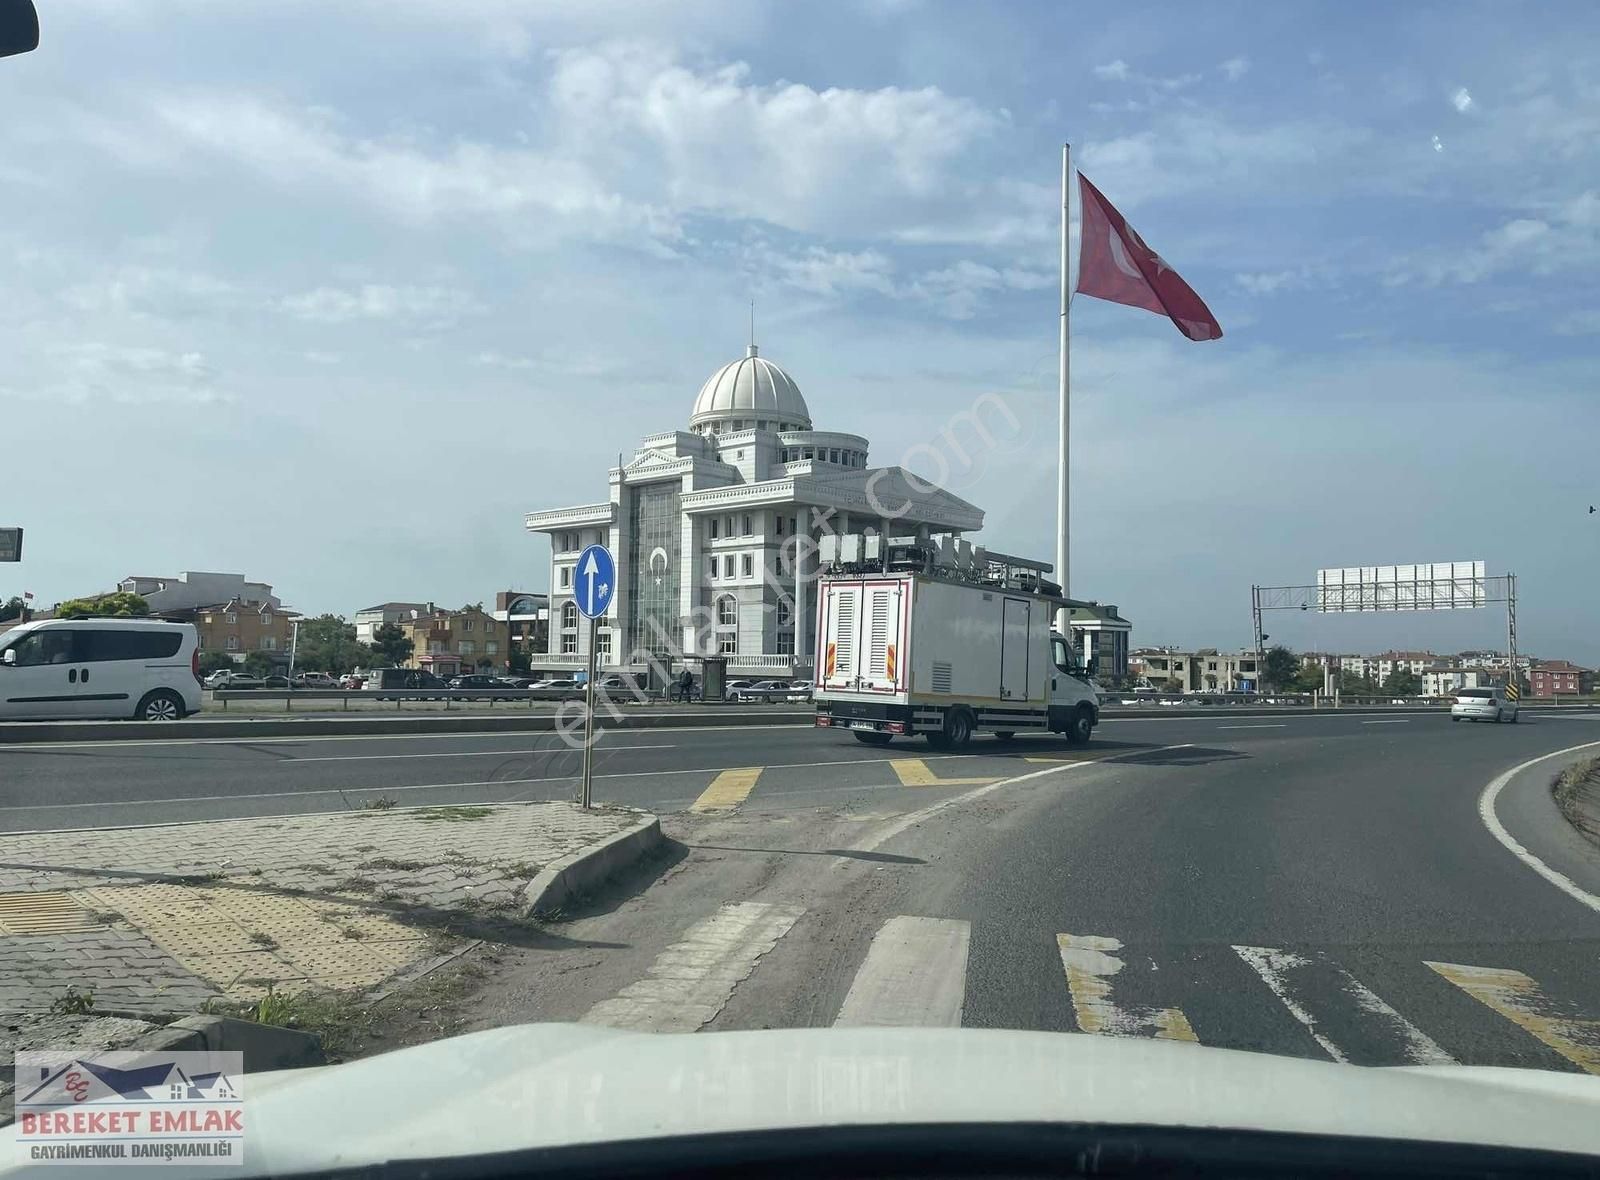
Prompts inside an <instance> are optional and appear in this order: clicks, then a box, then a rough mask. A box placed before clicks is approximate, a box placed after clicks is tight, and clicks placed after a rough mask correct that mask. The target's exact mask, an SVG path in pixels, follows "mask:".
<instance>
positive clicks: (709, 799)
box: [689, 766, 762, 811]
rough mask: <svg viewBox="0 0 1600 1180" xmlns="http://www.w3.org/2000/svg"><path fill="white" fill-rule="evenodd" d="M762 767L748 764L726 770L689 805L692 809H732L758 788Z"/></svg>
mask: <svg viewBox="0 0 1600 1180" xmlns="http://www.w3.org/2000/svg"><path fill="white" fill-rule="evenodd" d="M761 770H762V768H761V767H759V766H746V767H743V768H741V769H739V770H724V771H723V772H722V773H721V774H719V775H717V777H716V778H714V779H712V780H711V785H710V786H709V787H707V788H706V789H705V790H704V791H702V792H701V793H700V798H698V799H696V800H695V801H694V802H693V803H692V804H690V806H689V810H690V811H730V810H732V809H733V808H735V807H737V806H739V804H741V803H743V802H744V801H745V800H746V799H747V798H748V797H749V795H750V792H751V791H753V790H755V789H756V780H757V779H759V778H760V777H761Z"/></svg>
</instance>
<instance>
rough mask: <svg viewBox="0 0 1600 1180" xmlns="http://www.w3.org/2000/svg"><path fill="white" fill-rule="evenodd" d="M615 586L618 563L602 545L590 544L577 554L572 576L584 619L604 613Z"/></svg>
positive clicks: (575, 595) (609, 603) (594, 617)
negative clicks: (576, 562)
mask: <svg viewBox="0 0 1600 1180" xmlns="http://www.w3.org/2000/svg"><path fill="white" fill-rule="evenodd" d="M616 588H617V563H616V561H615V560H613V558H612V556H611V550H609V549H607V548H606V547H605V546H604V545H590V546H589V547H588V548H587V549H585V550H584V551H583V552H582V553H580V554H578V564H577V566H576V567H575V572H574V575H573V586H572V591H573V597H574V598H575V599H576V600H577V603H578V609H579V610H580V611H582V612H583V617H584V618H586V619H598V618H599V617H600V616H601V615H603V614H605V613H606V609H607V608H608V607H609V606H610V605H611V599H612V597H613V595H614V594H615V592H616Z"/></svg>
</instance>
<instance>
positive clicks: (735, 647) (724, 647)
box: [717, 631, 739, 656]
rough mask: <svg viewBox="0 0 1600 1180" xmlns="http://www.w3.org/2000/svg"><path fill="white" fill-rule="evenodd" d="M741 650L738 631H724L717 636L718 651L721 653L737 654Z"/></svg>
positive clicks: (726, 654)
mask: <svg viewBox="0 0 1600 1180" xmlns="http://www.w3.org/2000/svg"><path fill="white" fill-rule="evenodd" d="M738 651H739V633H738V632H737V631H724V632H723V633H722V634H721V635H719V636H717V653H718V654H719V655H725V656H731V655H736V654H737V653H738Z"/></svg>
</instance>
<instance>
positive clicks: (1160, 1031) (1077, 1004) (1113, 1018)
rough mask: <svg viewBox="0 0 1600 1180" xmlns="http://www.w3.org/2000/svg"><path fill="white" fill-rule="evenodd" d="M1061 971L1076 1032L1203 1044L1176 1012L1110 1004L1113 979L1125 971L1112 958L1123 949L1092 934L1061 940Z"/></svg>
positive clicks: (1059, 937) (1060, 936)
mask: <svg viewBox="0 0 1600 1180" xmlns="http://www.w3.org/2000/svg"><path fill="white" fill-rule="evenodd" d="M1056 946H1057V947H1058V948H1059V949H1060V951H1061V965H1062V967H1064V968H1065V969H1066V972H1067V991H1068V992H1069V993H1070V995H1071V996H1072V1012H1073V1015H1074V1016H1075V1017H1077V1021H1078V1029H1079V1031H1081V1032H1086V1033H1099V1034H1101V1035H1103V1036H1111V1037H1137V1036H1144V1035H1145V1032H1146V1030H1147V1029H1152V1028H1153V1029H1154V1030H1155V1032H1154V1033H1152V1034H1150V1035H1153V1036H1154V1037H1155V1038H1156V1039H1157V1040H1162V1041H1196V1042H1198V1041H1199V1039H1200V1038H1199V1037H1197V1036H1195V1035H1194V1029H1192V1028H1190V1027H1189V1018H1188V1017H1186V1016H1185V1015H1184V1014H1183V1013H1182V1012H1181V1011H1179V1010H1178V1009H1177V1008H1119V1007H1117V1006H1116V1004H1114V1003H1113V1002H1112V1000H1111V978H1112V976H1114V975H1116V974H1117V972H1119V971H1121V970H1122V960H1121V959H1119V958H1118V957H1117V956H1116V955H1115V954H1113V953H1112V952H1114V951H1120V950H1121V949H1122V943H1120V942H1119V941H1117V940H1116V939H1115V938H1104V937H1101V936H1099V935H1094V934H1058V935H1056Z"/></svg>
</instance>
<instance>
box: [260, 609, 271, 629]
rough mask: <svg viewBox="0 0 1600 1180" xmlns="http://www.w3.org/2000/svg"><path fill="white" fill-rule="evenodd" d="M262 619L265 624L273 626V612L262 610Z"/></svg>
mask: <svg viewBox="0 0 1600 1180" xmlns="http://www.w3.org/2000/svg"><path fill="white" fill-rule="evenodd" d="M261 621H262V623H263V624H265V625H266V626H268V627H270V626H272V612H271V611H269V610H264V611H262V612H261Z"/></svg>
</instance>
